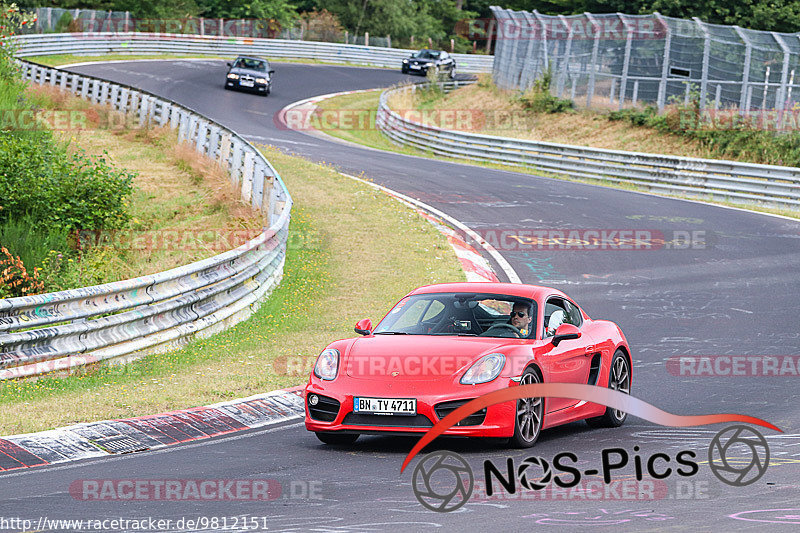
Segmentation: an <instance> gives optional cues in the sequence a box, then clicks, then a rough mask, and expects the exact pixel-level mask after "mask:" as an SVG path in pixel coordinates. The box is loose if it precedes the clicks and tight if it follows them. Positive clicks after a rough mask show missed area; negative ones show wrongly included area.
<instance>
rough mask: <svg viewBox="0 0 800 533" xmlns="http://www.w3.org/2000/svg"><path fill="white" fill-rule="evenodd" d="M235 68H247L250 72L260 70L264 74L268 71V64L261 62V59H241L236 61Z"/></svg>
mask: <svg viewBox="0 0 800 533" xmlns="http://www.w3.org/2000/svg"><path fill="white" fill-rule="evenodd" d="M233 66H234V67H235V68H246V69H248V70H260V71H262V72H266V71H267V62H266V61H261V60H260V59H250V58H249V57H240V58H239V59H237V60H236V63H234V64H233Z"/></svg>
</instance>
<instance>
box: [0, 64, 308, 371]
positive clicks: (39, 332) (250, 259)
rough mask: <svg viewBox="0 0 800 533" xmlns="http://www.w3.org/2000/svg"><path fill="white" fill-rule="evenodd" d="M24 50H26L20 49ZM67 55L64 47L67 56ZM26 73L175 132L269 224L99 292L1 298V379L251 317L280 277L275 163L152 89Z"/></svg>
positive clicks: (283, 201)
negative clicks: (230, 246)
mask: <svg viewBox="0 0 800 533" xmlns="http://www.w3.org/2000/svg"><path fill="white" fill-rule="evenodd" d="M25 51H28V49H27V48H25V49H23V52H25ZM68 51H70V50H68V49H64V48H62V50H61V52H62V53H64V52H68ZM20 63H21V66H22V70H23V74H24V77H25V78H26V79H28V80H30V81H32V82H34V83H39V84H50V85H53V86H56V87H60V88H62V89H65V90H68V91H72V92H73V93H74V94H76V95H79V96H81V97H83V98H86V99H88V100H91V101H92V102H95V103H98V104H108V105H111V106H112V107H114V108H115V109H117V110H119V111H123V112H126V113H132V114H134V115H135V116H138V119H139V122H140V124H146V123H149V124H155V125H160V126H170V127H172V128H174V129H177V130H178V135H179V138H180V139H181V140H182V141H186V142H189V143H191V144H193V145H194V147H195V148H196V150H197V151H198V152H200V153H201V154H204V155H207V156H208V157H210V158H212V159H214V160H216V161H217V162H218V163H219V164H220V165H221V166H222V167H223V168H225V169H226V170H228V171H229V173H230V178H231V182H232V185H233V186H236V187H237V188H241V198H242V200H243V201H246V202H248V203H250V204H251V205H252V206H253V207H254V208H257V209H261V210H262V212H264V213H265V214H266V219H267V220H268V222H269V224H270V227H269V228H268V229H265V231H264V232H263V233H261V234H260V235H259V236H258V237H256V238H255V239H252V240H250V241H249V242H247V243H245V244H244V245H242V246H240V247H238V248H236V249H234V250H230V251H228V252H225V253H223V254H220V255H217V256H215V257H211V258H208V259H205V260H203V261H198V262H195V263H192V264H189V265H186V266H182V267H179V268H175V269H172V270H168V271H166V272H160V273H158V274H153V275H149V276H142V277H139V278H136V279H130V280H125V281H120V282H115V283H108V284H105V285H98V286H94V287H83V288H79V289H74V290H66V291H62V292H56V293H49V294H39V295H35V296H25V297H20V298H10V299H3V300H0V380H5V379H10V378H19V377H29V376H34V375H40V374H45V373H48V372H53V371H62V370H69V369H72V368H75V367H78V366H82V365H86V364H91V363H97V362H99V361H103V360H107V359H112V358H117V359H119V360H124V359H132V358H135V357H138V356H140V355H143V354H144V353H154V352H159V351H168V350H170V349H174V348H175V347H177V346H180V345H182V344H185V343H186V342H187V341H188V339H189V338H190V337H192V336H195V335H197V336H208V335H211V334H213V333H216V332H217V331H220V330H222V329H224V328H226V327H228V326H230V325H233V324H235V323H237V322H239V321H241V320H244V319H245V318H247V317H248V316H250V315H251V314H252V313H253V312H255V310H256V309H257V308H258V306H259V302H260V301H261V300H263V299H264V298H265V297H266V296H267V295H268V293H269V292H271V291H272V289H273V288H275V287H276V286H277V284H278V283H279V282H280V280H281V278H282V276H283V264H284V257H285V253H286V242H287V235H288V228H289V217H290V211H291V206H292V200H291V197H290V195H289V192H288V191H287V190H286V187H285V185H284V184H283V182H282V181H281V178H280V176H279V175H278V173H277V172H276V171H275V169H274V168H273V167H272V165H271V164H270V162H269V161H267V159H266V158H264V156H263V155H262V154H261V153H260V152H259V151H258V150H256V149H255V148H254V147H253V146H252V145H251V144H250V143H249V142H247V141H246V140H245V139H244V138H242V137H241V136H239V135H238V134H236V133H235V132H234V131H231V130H229V129H227V128H225V127H223V126H221V125H219V124H216V123H215V122H213V121H212V120H211V119H209V118H207V117H205V116H203V115H201V114H200V113H197V112H195V111H193V110H191V109H188V108H186V107H183V106H181V105H178V104H177V103H175V102H171V101H169V100H166V99H163V98H159V97H157V96H155V95H153V94H151V93H149V92H147V91H142V90H139V89H135V88H133V87H130V86H127V85H122V84H117V83H111V82H108V81H105V80H101V79H98V78H94V77H91V76H84V75H79V74H74V73H70V72H66V71H62V70H59V69H55V68H49V67H45V66H42V65H37V64H35V63H30V62H27V61H20Z"/></svg>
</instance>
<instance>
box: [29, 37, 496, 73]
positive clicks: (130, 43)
mask: <svg viewBox="0 0 800 533" xmlns="http://www.w3.org/2000/svg"><path fill="white" fill-rule="evenodd" d="M16 42H17V43H18V45H19V46H20V51H19V52H18V53H17V56H18V57H30V56H43V55H53V54H66V53H69V54H77V55H104V54H126V55H131V54H156V53H168V54H192V55H194V54H198V55H216V56H236V55H237V54H253V55H261V56H267V57H272V58H290V59H315V60H320V61H329V62H333V63H355V64H360V65H370V66H376V67H392V68H398V69H399V68H400V64H401V62H402V60H403V59H405V58H406V57H408V56H409V54H411V53H412V52H414V50H403V49H400V48H382V47H377V46H362V45H356V44H340V43H324V42H312V41H288V40H283V39H258V38H232V37H218V36H210V35H206V36H201V35H183V34H169V33H139V32H130V33H74V34H73V33H51V34H41V35H20V36H18V37H16ZM452 55H453V58H455V60H456V68H457V69H458V70H459V71H461V72H471V73H478V72H491V71H492V62H493V60H494V56H486V55H473V54H452Z"/></svg>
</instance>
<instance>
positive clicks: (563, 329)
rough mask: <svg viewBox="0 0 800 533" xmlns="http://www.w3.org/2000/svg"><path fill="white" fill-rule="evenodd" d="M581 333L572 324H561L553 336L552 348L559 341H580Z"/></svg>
mask: <svg viewBox="0 0 800 533" xmlns="http://www.w3.org/2000/svg"><path fill="white" fill-rule="evenodd" d="M580 338H581V331H580V330H579V329H578V328H577V326H573V325H572V324H561V325H560V326H558V327H557V328H556V334H555V335H553V346H558V345H559V344H560V343H561V341H569V340H572V339H580Z"/></svg>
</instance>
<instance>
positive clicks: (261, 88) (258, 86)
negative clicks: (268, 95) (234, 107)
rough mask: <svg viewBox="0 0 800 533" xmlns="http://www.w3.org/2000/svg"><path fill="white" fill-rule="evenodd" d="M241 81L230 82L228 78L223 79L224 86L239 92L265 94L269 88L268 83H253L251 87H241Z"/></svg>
mask: <svg viewBox="0 0 800 533" xmlns="http://www.w3.org/2000/svg"><path fill="white" fill-rule="evenodd" d="M241 81H242V80H232V79H230V78H226V79H225V86H226V87H228V88H229V89H237V90H239V91H251V92H259V93H263V92H266V91H267V90H268V89H269V87H270V82H267V83H258V82H253V85H252V86H249V85H242V84H241Z"/></svg>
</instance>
